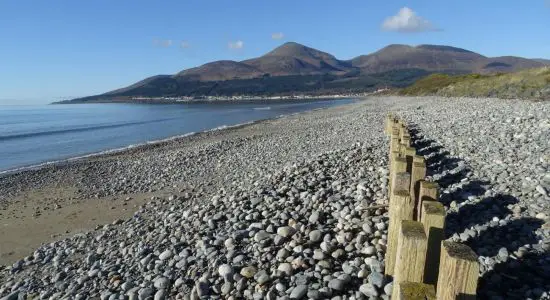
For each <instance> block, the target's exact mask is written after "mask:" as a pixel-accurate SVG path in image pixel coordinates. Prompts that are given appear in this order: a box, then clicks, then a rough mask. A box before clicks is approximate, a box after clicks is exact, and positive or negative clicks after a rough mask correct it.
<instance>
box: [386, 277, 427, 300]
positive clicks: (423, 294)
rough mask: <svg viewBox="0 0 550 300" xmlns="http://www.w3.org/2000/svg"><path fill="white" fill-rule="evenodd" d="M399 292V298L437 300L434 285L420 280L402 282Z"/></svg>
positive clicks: (401, 299)
mask: <svg viewBox="0 0 550 300" xmlns="http://www.w3.org/2000/svg"><path fill="white" fill-rule="evenodd" d="M399 294H400V295H401V297H400V298H399V300H435V288H434V286H433V285H429V284H425V283H420V282H410V281H405V282H400V283H399ZM394 299H395V298H394Z"/></svg>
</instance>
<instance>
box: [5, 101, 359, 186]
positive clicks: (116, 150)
mask: <svg viewBox="0 0 550 300" xmlns="http://www.w3.org/2000/svg"><path fill="white" fill-rule="evenodd" d="M364 99H365V98H342V99H333V98H332V99H331V98H315V99H309V98H304V99H296V100H311V101H324V100H326V101H329V100H352V101H353V102H351V103H346V104H339V105H337V106H341V105H349V104H353V103H355V102H358V101H361V100H364ZM257 100H263V99H262V98H259V99H251V100H248V99H247V100H227V101H228V102H233V101H240V102H246V101H257ZM284 100H288V99H284ZM224 101H225V100H219V101H218V100H212V101H208V100H206V101H191V102H193V103H210V102H224ZM94 103H95V102H94ZM97 103H99V102H97ZM111 103H120V102H101V104H111ZM123 103H129V104H131V103H134V104H159V105H162V104H183V103H184V102H166V103H159V102H150V103H149V102H145V103H142V102H138V103H136V102H123ZM51 104H54V103H51ZM74 104H81V103H74ZM323 109H330V107H325V108H314V109H311V110H307V111H303V112H297V113H291V114H282V115H278V116H275V117H271V118H265V119H259V120H255V121H249V122H244V123H238V124H233V125H221V126H218V127H215V128H211V129H207V130H203V131H199V132H188V133H183V134H179V135H175V136H170V137H166V138H162V139H157V140H150V141H145V142H142V143H138V144H132V145H127V146H122V147H118V148H113V149H106V150H102V151H98V152H91V153H85V154H82V155H76V156H73V157H68V158H62V159H57V160H51V161H45V162H40V163H37V164H31V165H27V166H20V167H15V168H10V169H6V170H0V178H2V177H3V176H8V175H11V174H16V173H18V172H25V171H31V170H39V169H41V168H47V167H56V166H62V165H67V164H71V163H78V162H80V161H83V160H86V159H93V158H100V157H101V156H109V155H118V154H124V153H125V152H132V151H143V150H144V149H145V148H147V147H156V146H162V145H164V144H165V143H170V142H180V140H181V139H185V138H187V137H189V136H193V135H200V134H204V133H209V132H212V131H219V130H230V129H233V128H239V127H242V126H247V125H251V124H256V123H261V122H265V121H269V120H275V119H279V118H284V117H287V116H293V115H297V114H304V113H309V112H313V111H317V110H323Z"/></svg>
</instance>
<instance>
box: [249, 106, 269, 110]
mask: <svg viewBox="0 0 550 300" xmlns="http://www.w3.org/2000/svg"><path fill="white" fill-rule="evenodd" d="M270 109H271V106H265V107H254V108H253V110H270Z"/></svg>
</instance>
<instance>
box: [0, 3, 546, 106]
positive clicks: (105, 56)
mask: <svg viewBox="0 0 550 300" xmlns="http://www.w3.org/2000/svg"><path fill="white" fill-rule="evenodd" d="M287 41H294V42H298V43H301V44H304V45H307V46H310V47H313V48H316V49H319V50H322V51H326V52H329V53H331V54H333V55H335V56H336V57H337V58H339V59H351V58H353V57H355V56H358V55H361V54H368V53H371V52H374V51H376V50H378V49H380V48H382V47H384V46H386V45H388V44H410V45H418V44H439V45H451V46H456V47H460V48H465V49H468V50H472V51H475V52H478V53H481V54H483V55H487V56H501V55H516V56H523V57H528V58H550V0H525V1H517V0H513V1H512V0H498V1H497V0H483V1H480V0H461V1H441V0H437V1H436V0H431V1H428V0H408V1H400V0H392V1H389V0H386V1H381V0H357V1H356V0H342V1H325V0H315V1H313V0H292V1H287V0H277V1H268V0H156V1H152V0H149V1H145V0H89V1H85V0H50V1H46V0H32V1H31V0H0V105H1V104H40V103H49V102H52V101H56V100H62V99H67V98H74V97H81V96H88V95H93V94H99V93H103V92H107V91H109V90H113V89H117V88H120V87H123V86H127V85H130V84H132V83H135V82H136V81H139V80H141V79H143V78H146V77H149V76H152V75H157V74H174V73H177V72H179V71H181V70H183V69H187V68H190V67H194V66H198V65H201V64H203V63H207V62H210V61H214V60H221V59H230V60H244V59H247V58H251V57H256V56H260V55H262V54H264V53H266V52H268V51H270V50H272V49H273V48H275V47H277V46H279V45H281V44H282V43H284V42H287Z"/></svg>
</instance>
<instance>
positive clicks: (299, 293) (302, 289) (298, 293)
mask: <svg viewBox="0 0 550 300" xmlns="http://www.w3.org/2000/svg"><path fill="white" fill-rule="evenodd" d="M306 294H307V285H303V284H302V285H298V286H296V287H295V288H293V289H292V292H291V293H290V299H302V298H304V296H305V295H306Z"/></svg>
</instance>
